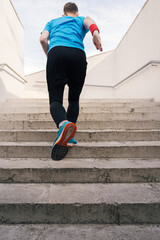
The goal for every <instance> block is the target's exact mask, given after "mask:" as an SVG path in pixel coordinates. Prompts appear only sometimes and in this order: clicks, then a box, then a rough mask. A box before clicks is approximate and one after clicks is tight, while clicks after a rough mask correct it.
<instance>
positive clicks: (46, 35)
mask: <svg viewBox="0 0 160 240" xmlns="http://www.w3.org/2000/svg"><path fill="white" fill-rule="evenodd" d="M48 40H49V32H48V31H47V30H44V31H43V32H42V34H41V36H40V39H39V41H40V43H41V45H42V48H43V51H44V52H45V54H46V55H47V52H48V48H49V45H48Z"/></svg>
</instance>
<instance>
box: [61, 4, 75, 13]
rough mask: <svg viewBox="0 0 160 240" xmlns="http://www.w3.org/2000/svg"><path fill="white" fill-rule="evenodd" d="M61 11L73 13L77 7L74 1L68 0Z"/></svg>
mask: <svg viewBox="0 0 160 240" xmlns="http://www.w3.org/2000/svg"><path fill="white" fill-rule="evenodd" d="M63 11H64V14H66V13H68V12H69V13H73V14H75V13H77V12H78V7H77V5H76V4H75V3H72V2H68V3H66V4H65V5H64V8H63Z"/></svg>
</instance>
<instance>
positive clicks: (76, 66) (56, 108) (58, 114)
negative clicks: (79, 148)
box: [46, 46, 87, 127]
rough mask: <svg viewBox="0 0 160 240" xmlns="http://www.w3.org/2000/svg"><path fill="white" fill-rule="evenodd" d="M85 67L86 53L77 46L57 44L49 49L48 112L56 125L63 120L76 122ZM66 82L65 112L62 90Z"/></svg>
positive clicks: (47, 74)
mask: <svg viewBox="0 0 160 240" xmlns="http://www.w3.org/2000/svg"><path fill="white" fill-rule="evenodd" d="M86 69H87V62H86V54H85V52H84V51H83V50H81V49H79V48H72V47H63V46H57V47H54V48H52V49H51V50H50V51H49V53H48V58H47V71H46V77H47V84H48V92H49V102H50V112H51V115H52V118H53V120H54V121H55V123H56V125H57V127H58V126H59V123H60V122H62V121H63V120H68V121H71V122H74V123H76V121H77V118H78V115H79V97H80V93H81V91H82V87H83V85H84V80H85V76H86ZM66 84H68V87H69V93H68V101H69V105H68V109H67V112H66V111H65V109H64V107H63V92H64V87H65V85H66Z"/></svg>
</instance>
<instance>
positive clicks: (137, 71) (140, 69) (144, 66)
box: [85, 60, 160, 88]
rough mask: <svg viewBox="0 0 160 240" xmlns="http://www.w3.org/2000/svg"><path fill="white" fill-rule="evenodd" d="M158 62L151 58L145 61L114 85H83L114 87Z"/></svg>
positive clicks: (158, 62) (159, 62)
mask: <svg viewBox="0 0 160 240" xmlns="http://www.w3.org/2000/svg"><path fill="white" fill-rule="evenodd" d="M158 64H160V61H159V60H151V61H149V62H148V63H146V64H145V65H143V66H142V67H141V68H139V69H137V70H136V71H135V72H133V73H132V74H130V75H129V76H128V77H126V78H124V79H123V80H121V81H120V82H118V83H116V84H115V85H111V86H106V85H93V84H85V86H90V87H107V88H115V87H117V86H119V85H120V84H121V83H123V82H125V81H127V80H128V79H129V78H131V77H133V76H134V75H136V74H137V73H139V72H141V71H142V70H145V69H146V68H147V67H148V66H149V65H151V66H157V65H158Z"/></svg>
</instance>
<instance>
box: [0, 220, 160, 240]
mask: <svg viewBox="0 0 160 240" xmlns="http://www.w3.org/2000/svg"><path fill="white" fill-rule="evenodd" d="M0 232H1V236H0V240H13V239H15V240H22V239H23V240H144V239H145V240H159V237H160V227H159V225H158V224H157V225H149V224H145V225H120V226H118V225H109V224H74V225H73V224H15V225H0Z"/></svg>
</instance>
